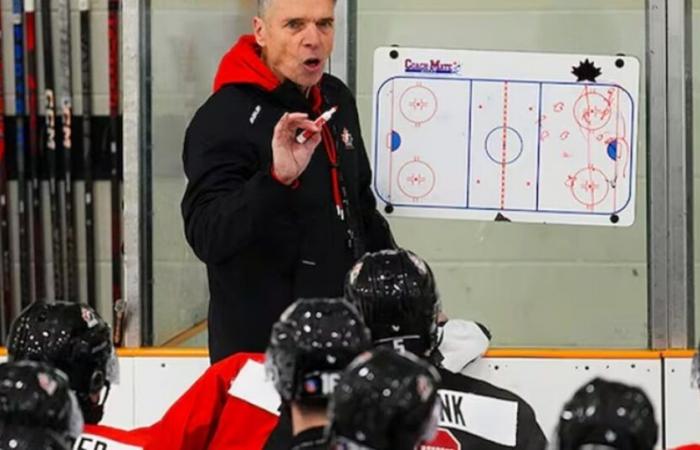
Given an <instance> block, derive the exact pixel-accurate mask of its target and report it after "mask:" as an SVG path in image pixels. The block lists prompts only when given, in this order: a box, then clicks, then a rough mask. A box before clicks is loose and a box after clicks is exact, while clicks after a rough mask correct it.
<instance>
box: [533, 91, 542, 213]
mask: <svg viewBox="0 0 700 450" xmlns="http://www.w3.org/2000/svg"><path fill="white" fill-rule="evenodd" d="M539 97H540V99H539V106H538V107H537V137H536V139H537V177H536V178H535V179H536V183H537V184H536V186H535V211H539V210H540V169H541V167H540V154H541V153H540V151H541V150H540V145H541V144H542V139H541V136H542V83H540V96H539Z"/></svg>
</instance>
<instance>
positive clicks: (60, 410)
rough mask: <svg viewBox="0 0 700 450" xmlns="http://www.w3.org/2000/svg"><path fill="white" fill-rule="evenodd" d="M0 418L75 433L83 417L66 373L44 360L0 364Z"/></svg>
mask: <svg viewBox="0 0 700 450" xmlns="http://www.w3.org/2000/svg"><path fill="white" fill-rule="evenodd" d="M0 422H3V423H12V424H14V425H25V426H32V427H39V428H48V429H51V430H53V431H55V432H57V433H59V434H61V435H69V436H72V437H78V436H79V435H80V433H81V432H82V429H83V417H82V415H81V413H80V410H79V408H78V404H77V402H76V400H75V395H74V394H73V392H72V391H71V389H70V386H69V383H68V377H66V375H65V374H64V373H63V372H61V371H60V370H58V369H54V368H53V367H52V366H50V365H48V364H46V363H40V362H35V361H16V362H8V363H4V364H0Z"/></svg>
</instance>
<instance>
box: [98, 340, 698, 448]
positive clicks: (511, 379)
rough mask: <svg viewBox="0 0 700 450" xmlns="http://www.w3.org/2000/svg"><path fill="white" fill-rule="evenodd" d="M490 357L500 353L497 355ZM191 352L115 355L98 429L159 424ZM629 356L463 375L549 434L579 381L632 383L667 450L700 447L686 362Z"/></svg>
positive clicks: (486, 366)
mask: <svg viewBox="0 0 700 450" xmlns="http://www.w3.org/2000/svg"><path fill="white" fill-rule="evenodd" d="M138 352H139V351H138V350H136V351H135V352H132V353H134V354H138ZM190 353H191V352H190ZM493 353H494V354H497V355H502V354H503V351H496V352H493ZM574 353H575V352H574ZM170 354H173V352H170ZM194 354H196V355H197V356H158V352H157V350H155V351H153V352H150V353H149V356H147V357H143V356H121V357H120V358H119V360H120V382H119V384H117V385H115V386H113V387H112V390H111V393H110V396H109V401H108V402H107V410H106V415H105V420H104V423H105V424H107V425H112V426H116V427H120V428H132V427H138V426H146V425H149V424H151V423H153V422H154V421H156V420H158V419H159V418H160V417H161V415H162V414H163V412H164V411H165V410H166V409H167V407H168V405H170V404H171V403H172V402H173V401H174V400H175V399H176V398H177V397H178V396H179V395H181V394H182V393H183V392H184V391H185V390H186V389H187V387H188V386H189V385H190V384H192V382H193V381H194V380H195V379H196V378H197V377H198V376H199V375H200V374H201V373H203V372H204V370H205V369H206V367H207V366H208V365H209V360H208V358H207V357H206V356H205V353H203V352H195V353H194ZM515 354H517V351H516V352H515ZM604 354H605V353H604V352H603V353H602V355H604ZM633 354H636V355H637V356H638V357H634V358H625V357H620V356H619V355H618V356H615V357H614V359H602V358H595V357H590V356H585V357H583V358H580V359H578V358H577V359H574V358H559V357H557V358H552V357H547V358H535V357H532V358H531V357H517V358H514V357H487V358H484V359H482V360H480V361H478V362H476V363H474V364H472V365H471V366H470V367H469V368H468V370H467V372H466V373H468V374H469V375H471V376H474V377H477V378H481V379H484V380H487V381H489V382H492V383H494V384H496V385H499V386H502V387H505V388H508V389H510V390H512V391H514V392H516V393H517V394H519V395H521V396H522V397H523V398H525V399H526V400H527V401H528V402H529V403H530V404H531V405H532V407H533V408H534V409H535V412H536V414H537V419H538V421H539V423H540V425H541V426H542V428H543V430H544V431H545V433H546V434H547V435H548V436H550V435H551V434H552V432H553V430H554V426H555V424H556V422H557V420H558V415H559V413H560V409H561V406H562V404H563V403H564V401H565V400H567V399H568V398H569V397H570V396H571V395H572V393H573V392H574V391H575V390H576V388H578V387H579V386H581V385H582V384H583V383H585V382H586V381H589V380H590V379H592V378H594V377H597V376H600V377H604V378H606V379H610V380H618V381H622V382H627V383H630V384H635V385H638V386H640V387H642V388H643V389H644V390H645V391H646V392H647V394H648V395H649V397H650V398H651V400H652V402H653V403H654V406H655V408H656V414H657V421H659V423H660V424H661V422H662V420H663V422H664V424H665V426H664V427H663V428H664V429H665V435H662V437H663V439H665V442H666V447H675V446H678V445H681V444H685V443H689V442H700V428H698V427H697V424H698V423H700V392H698V391H695V390H692V389H691V386H690V365H691V358H690V357H689V356H686V357H675V358H667V359H662V358H660V357H658V356H655V355H659V353H658V352H633ZM150 355H152V356H150ZM664 381H665V382H664ZM664 401H665V404H664ZM660 432H661V431H660ZM659 448H662V447H661V446H659Z"/></svg>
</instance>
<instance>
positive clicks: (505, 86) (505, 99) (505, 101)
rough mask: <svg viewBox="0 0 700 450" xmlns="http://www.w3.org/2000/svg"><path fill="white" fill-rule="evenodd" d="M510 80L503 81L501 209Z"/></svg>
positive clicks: (503, 204) (506, 147)
mask: <svg viewBox="0 0 700 450" xmlns="http://www.w3.org/2000/svg"><path fill="white" fill-rule="evenodd" d="M507 142H508V82H507V81H504V82H503V134H502V137H501V209H505V206H506V162H507V159H506V158H507V156H508V145H507Z"/></svg>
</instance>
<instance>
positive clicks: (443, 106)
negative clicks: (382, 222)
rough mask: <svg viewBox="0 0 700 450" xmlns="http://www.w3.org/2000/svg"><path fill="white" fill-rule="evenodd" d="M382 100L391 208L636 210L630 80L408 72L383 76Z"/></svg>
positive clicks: (380, 150)
mask: <svg viewBox="0 0 700 450" xmlns="http://www.w3.org/2000/svg"><path fill="white" fill-rule="evenodd" d="M376 81H377V80H375V83H376ZM373 107H374V115H373V118H374V124H373V126H374V128H373V131H374V134H373V155H372V159H373V164H374V167H373V169H374V174H373V176H374V188H375V192H376V194H377V197H378V199H379V200H380V202H383V203H384V205H385V206H389V207H390V209H386V210H387V212H394V211H395V212H398V213H399V214H401V215H407V216H410V215H414V216H415V215H417V216H422V217H426V216H428V217H430V216H435V217H456V218H467V219H469V218H494V217H496V215H497V214H499V213H501V215H502V217H505V218H506V219H507V220H510V218H511V217H515V219H516V220H522V221H530V222H557V223H595V224H609V225H617V224H619V225H629V224H631V223H632V221H633V220H634V193H635V163H636V161H635V153H634V143H635V142H636V135H635V133H636V132H637V131H636V129H635V124H636V120H637V118H636V117H635V115H636V111H637V110H636V105H635V97H634V96H633V95H632V94H631V93H630V92H629V91H628V90H627V89H625V88H624V87H623V86H621V85H620V84H617V83H614V82H605V81H600V82H587V81H586V82H575V81H551V80H549V81H548V80H537V79H534V80H533V79H527V80H522V79H516V78H484V77H480V78H476V77H473V78H472V77H465V76H454V74H448V75H445V74H420V75H414V74H406V75H398V76H391V77H387V78H386V79H384V80H381V84H379V86H378V88H377V89H376V91H375V95H374V105H373ZM472 213H477V215H470V214H472Z"/></svg>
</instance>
